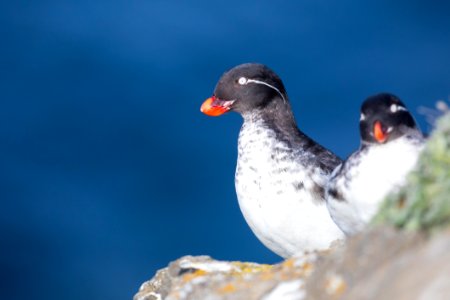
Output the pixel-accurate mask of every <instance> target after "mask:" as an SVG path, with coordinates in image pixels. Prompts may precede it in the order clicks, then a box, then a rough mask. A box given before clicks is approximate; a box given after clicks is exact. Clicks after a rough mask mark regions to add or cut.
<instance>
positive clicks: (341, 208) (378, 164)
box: [328, 137, 423, 235]
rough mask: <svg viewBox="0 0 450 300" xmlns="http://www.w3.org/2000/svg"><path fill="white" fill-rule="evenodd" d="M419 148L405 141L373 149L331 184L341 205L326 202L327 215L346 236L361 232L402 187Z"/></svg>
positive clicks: (400, 139)
mask: <svg viewBox="0 0 450 300" xmlns="http://www.w3.org/2000/svg"><path fill="white" fill-rule="evenodd" d="M422 148H423V144H422V143H419V142H418V141H417V140H412V139H408V138H406V137H402V138H399V139H397V140H395V141H392V142H389V143H387V144H383V145H373V146H370V147H369V148H368V149H367V152H365V153H364V154H362V153H361V155H360V156H359V157H357V156H355V155H353V156H351V157H350V158H349V161H348V163H349V164H350V165H351V164H352V163H353V161H352V160H354V159H359V160H360V161H359V164H355V165H354V166H353V167H352V168H350V169H348V170H347V174H344V173H342V174H339V175H338V176H337V177H336V178H335V182H333V183H332V184H334V185H337V186H338V187H340V189H341V192H342V196H343V198H344V200H343V201H337V200H329V201H328V206H329V209H330V214H331V215H332V217H333V219H334V220H335V222H336V223H337V224H338V225H339V227H340V228H341V229H342V230H343V231H344V232H345V233H346V234H349V235H350V234H354V233H356V232H359V231H361V230H362V229H363V228H364V227H365V225H366V224H367V223H368V222H370V220H371V219H372V217H373V216H374V215H375V214H376V212H377V211H378V209H379V206H380V203H381V202H382V200H383V199H384V198H385V197H386V196H387V195H388V193H389V192H391V191H395V190H398V189H399V188H400V187H401V186H403V185H404V184H405V181H406V175H407V174H408V173H409V172H410V171H411V170H412V169H413V168H414V166H415V165H416V163H417V158H418V156H419V153H420V151H421V149H422Z"/></svg>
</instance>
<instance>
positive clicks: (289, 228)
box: [215, 64, 343, 257]
mask: <svg viewBox="0 0 450 300" xmlns="http://www.w3.org/2000/svg"><path fill="white" fill-rule="evenodd" d="M243 77H244V78H245V80H242V82H243V83H244V84H243V85H244V86H239V79H240V78H241V79H242V78H243ZM215 97H216V98H215V99H218V100H217V101H218V103H224V101H227V103H229V101H230V100H233V101H235V102H234V103H233V106H231V110H234V111H236V112H238V113H240V114H241V115H242V117H243V119H244V124H243V125H242V128H241V131H240V134H239V140H238V161H237V167H236V176H235V186H236V192H237V196H238V201H239V206H240V208H241V211H242V213H243V215H244V217H245V220H246V221H247V223H248V224H249V226H250V227H251V229H252V230H253V232H254V233H255V235H256V236H257V237H258V238H259V240H260V241H261V242H262V243H263V244H264V245H266V246H267V247H268V248H269V249H271V250H272V251H274V252H275V253H277V254H278V255H280V256H282V257H291V256H293V255H296V254H300V253H301V252H303V251H310V250H317V249H326V248H328V247H329V246H330V244H331V243H332V242H333V241H335V240H337V239H340V238H342V237H343V233H342V232H341V231H340V229H339V228H338V227H337V226H336V224H335V223H334V222H333V221H332V219H331V217H330V215H329V213H328V210H327V207H326V203H325V198H324V193H325V185H326V182H327V180H328V176H329V174H330V173H331V171H332V170H333V169H334V168H335V167H336V166H337V165H338V164H339V163H340V162H341V160H340V159H339V158H338V157H336V156H335V155H334V154H333V153H331V152H330V151H328V150H326V149H324V148H323V147H322V146H320V145H319V144H317V143H316V142H314V141H313V140H311V139H310V138H309V137H307V136H306V135H305V134H303V133H302V132H301V131H300V130H299V129H298V128H297V125H296V122H295V119H294V116H293V114H292V111H291V108H290V104H289V101H288V97H287V94H286V92H285V89H284V86H283V84H282V82H281V80H280V79H279V78H278V76H276V74H275V73H273V72H272V71H271V70H269V69H268V68H267V67H265V66H262V65H258V64H246V65H242V66H238V67H236V68H234V69H232V70H231V71H229V72H227V73H225V74H224V75H223V76H222V78H221V79H220V81H219V84H218V86H217V87H216V90H215Z"/></svg>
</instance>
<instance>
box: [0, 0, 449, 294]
mask: <svg viewBox="0 0 450 300" xmlns="http://www.w3.org/2000/svg"><path fill="white" fill-rule="evenodd" d="M299 2H300V1H278V2H274V1H235V0H229V1H223V2H222V3H219V2H217V3H214V2H213V1H168V0H165V1H125V0H122V1H120V0H110V1H98V0H97V1H86V0H78V1H55V0H47V1H34V2H32V1H3V2H2V4H0V32H1V35H0V38H1V45H0V100H1V105H0V199H1V200H0V201H1V209H0V239H1V240H0V242H1V244H0V246H1V247H0V272H1V273H0V275H1V279H0V285H1V287H2V289H1V291H0V294H1V298H2V299H26V298H33V299H61V298H64V299H66V300H71V299H130V298H131V297H132V295H133V294H134V293H135V292H136V291H137V289H138V287H139V285H140V284H141V283H142V282H143V281H144V280H147V279H149V278H150V277H152V276H153V274H154V272H155V271H156V270H157V269H158V268H162V267H164V266H165V265H167V263H168V262H169V261H171V260H174V259H176V258H178V257H180V256H182V255H187V254H192V255H198V254H208V255H211V256H213V257H215V258H217V259H226V260H249V261H257V262H266V263H273V262H277V261H279V260H280V258H279V257H277V256H276V255H274V254H272V253H270V252H269V250H267V249H265V248H264V246H262V245H261V244H260V243H259V242H258V241H257V240H256V238H255V237H254V236H253V234H252V233H251V231H250V230H249V228H248V227H247V225H246V223H245V221H244V220H243V217H242V215H241V213H240V211H239V207H238V205H237V201H236V196H235V191H234V167H235V160H236V154H237V153H236V143H237V135H238V130H239V127H240V125H241V119H240V117H239V116H238V115H236V114H228V115H226V116H223V117H220V118H210V117H207V116H204V115H202V114H201V113H200V112H199V107H200V104H201V103H202V102H203V100H204V99H206V98H207V97H209V96H210V95H211V94H212V91H213V88H214V86H215V84H216V81H217V80H218V78H219V77H220V75H221V74H222V73H223V72H224V71H225V70H227V69H229V68H231V67H233V66H235V65H237V64H240V63H243V62H261V63H265V64H267V65H269V66H270V67H271V68H272V69H274V70H275V71H276V72H277V73H278V74H279V75H280V76H281V77H282V78H283V81H284V83H285V86H286V88H287V90H288V93H289V96H290V99H291V102H292V105H293V108H294V112H295V115H296V117H297V121H298V123H299V127H300V128H301V129H302V130H303V131H305V132H306V133H307V134H309V135H310V136H312V137H313V138H314V139H316V140H317V141H319V142H321V143H322V144H324V145H325V146H327V147H328V148H330V149H331V150H333V151H334V152H336V153H337V154H338V155H340V156H342V157H346V156H347V155H349V154H350V153H351V152H352V151H353V150H355V149H356V148H357V146H358V144H359V137H358V131H357V124H358V118H359V112H358V111H359V105H360V103H361V101H362V100H364V99H365V98H366V97H367V96H369V95H371V94H373V93H377V92H381V91H389V92H393V93H395V94H397V95H398V96H400V97H401V98H402V99H403V100H404V101H405V102H406V104H407V105H408V106H409V107H410V109H411V110H412V111H414V112H415V111H417V108H418V107H420V106H426V107H433V106H434V103H435V102H436V100H438V99H444V100H448V96H449V93H450V17H449V15H450V5H449V4H448V2H446V1H431V2H430V1H387V0H385V1H366V2H363V1H356V0H341V1H317V0H316V1H301V3H299ZM416 117H417V119H418V120H419V122H420V123H421V126H422V128H423V129H425V130H429V128H430V125H428V124H427V123H426V122H425V118H424V117H423V116H420V115H418V114H416Z"/></svg>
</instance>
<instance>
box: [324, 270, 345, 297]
mask: <svg viewBox="0 0 450 300" xmlns="http://www.w3.org/2000/svg"><path fill="white" fill-rule="evenodd" d="M346 289H347V283H346V282H345V281H344V279H343V278H342V277H341V276H340V275H336V274H333V275H331V276H328V278H327V281H326V283H325V290H326V291H327V293H328V294H329V295H332V296H339V295H341V294H342V293H344V292H345V290H346Z"/></svg>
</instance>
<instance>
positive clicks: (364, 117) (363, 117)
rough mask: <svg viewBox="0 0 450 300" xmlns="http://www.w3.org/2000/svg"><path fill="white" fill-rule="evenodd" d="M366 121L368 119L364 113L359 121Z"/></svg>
mask: <svg viewBox="0 0 450 300" xmlns="http://www.w3.org/2000/svg"><path fill="white" fill-rule="evenodd" d="M365 119H366V116H365V115H364V114H363V113H361V116H360V117H359V120H360V121H364V120H365Z"/></svg>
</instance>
